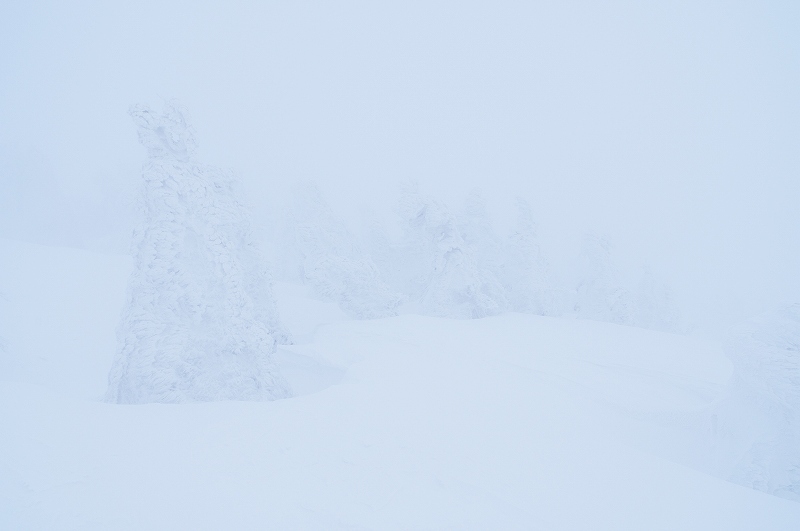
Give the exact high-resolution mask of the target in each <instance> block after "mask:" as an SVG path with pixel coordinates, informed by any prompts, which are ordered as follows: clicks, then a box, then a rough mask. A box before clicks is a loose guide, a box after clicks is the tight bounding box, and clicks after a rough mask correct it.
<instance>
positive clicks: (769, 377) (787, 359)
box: [718, 304, 800, 500]
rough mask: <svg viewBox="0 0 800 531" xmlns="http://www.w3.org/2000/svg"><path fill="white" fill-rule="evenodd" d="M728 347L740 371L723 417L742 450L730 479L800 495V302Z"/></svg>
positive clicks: (723, 429) (724, 433) (725, 438)
mask: <svg viewBox="0 0 800 531" xmlns="http://www.w3.org/2000/svg"><path fill="white" fill-rule="evenodd" d="M727 352H728V355H729V357H730V359H731V361H732V362H733V364H734V367H735V376H734V379H733V382H732V384H731V392H730V396H729V398H728V399H727V400H726V401H725V402H723V404H722V405H721V407H720V410H719V420H718V422H719V430H720V434H719V435H720V437H721V438H722V441H721V444H723V445H724V446H727V447H730V446H731V445H733V446H735V448H734V452H730V451H729V452H728V453H732V454H733V455H736V456H738V459H737V461H736V462H734V463H732V470H731V471H730V477H731V480H733V481H735V482H737V483H741V484H742V485H745V486H748V487H752V488H754V489H757V490H762V491H765V492H769V493H771V494H775V495H778V496H782V497H785V498H789V499H794V500H800V425H798V422H800V304H793V305H791V306H789V307H786V308H783V309H782V310H780V311H774V312H770V313H768V314H765V315H763V316H761V317H760V318H758V319H757V320H756V321H755V322H754V323H753V324H752V325H751V326H750V328H749V329H747V330H745V331H744V332H742V333H741V334H740V335H739V336H738V337H736V338H735V339H734V340H732V341H731V342H730V344H729V346H728V349H727Z"/></svg>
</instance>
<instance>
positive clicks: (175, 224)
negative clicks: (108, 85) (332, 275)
mask: <svg viewBox="0 0 800 531" xmlns="http://www.w3.org/2000/svg"><path fill="white" fill-rule="evenodd" d="M130 114H131V116H132V117H133V119H134V121H135V122H136V125H137V126H138V128H139V138H140V141H141V143H142V144H143V145H144V146H145V147H146V148H147V150H148V154H149V161H148V162H147V163H146V164H145V166H144V169H143V173H142V176H143V179H144V186H143V190H142V198H141V204H140V206H141V214H142V216H143V220H142V224H141V226H140V227H139V228H138V229H137V230H136V231H135V234H134V238H135V250H134V254H135V263H134V271H133V273H132V276H131V278H130V282H129V286H128V301H127V305H126V307H125V309H124V311H123V315H122V320H121V323H120V325H119V330H118V336H119V343H120V346H119V351H118V353H117V356H116V359H115V361H114V364H113V366H112V369H111V372H110V375H109V389H108V393H107V400H109V401H111V402H119V403H145V402H187V401H209V400H270V399H276V398H281V397H285V396H287V394H288V392H287V389H286V386H285V384H284V383H283V381H282V379H281V378H280V376H279V375H278V374H277V371H276V369H275V368H274V366H273V364H272V361H271V356H272V354H273V352H274V350H275V342H276V338H277V339H279V340H281V339H282V340H283V341H284V342H285V341H286V340H288V338H287V336H286V334H285V333H284V332H282V331H281V327H280V325H279V322H278V317H277V310H276V308H275V303H274V300H273V298H272V293H271V279H270V276H269V273H268V271H267V269H266V268H265V266H264V263H263V261H262V260H261V257H260V254H259V252H258V250H257V249H256V247H255V245H254V242H253V239H252V235H251V228H250V220H249V218H248V215H247V212H246V209H245V208H244V207H243V205H242V203H241V202H240V201H239V200H238V199H237V194H236V190H235V181H234V179H233V178H232V176H231V175H230V174H228V173H226V172H224V171H221V170H219V169H217V168H213V167H210V166H204V165H201V164H199V163H198V162H196V161H195V158H194V153H195V144H194V136H193V134H192V130H191V128H190V127H189V126H188V125H187V123H186V120H185V118H184V115H183V113H182V112H181V111H180V110H179V109H178V108H176V107H175V106H172V105H168V106H167V107H166V110H165V112H164V113H163V114H158V113H155V112H153V111H151V110H150V109H148V108H147V107H143V106H135V107H133V108H132V109H131V111H130Z"/></svg>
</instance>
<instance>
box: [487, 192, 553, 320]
mask: <svg viewBox="0 0 800 531" xmlns="http://www.w3.org/2000/svg"><path fill="white" fill-rule="evenodd" d="M516 207H517V221H516V224H515V226H514V228H513V230H512V232H511V234H510V235H509V237H508V239H507V241H506V242H505V245H504V249H503V251H504V253H503V255H504V260H503V263H502V264H501V266H500V278H501V280H502V283H503V286H504V288H505V293H506V297H507V298H508V302H509V307H510V309H511V310H513V311H515V312H521V313H533V314H537V315H560V314H562V313H563V308H562V307H561V306H562V301H563V299H564V292H563V290H558V289H556V288H555V287H554V280H553V278H552V275H551V273H550V266H549V264H548V262H547V259H546V258H545V257H544V255H543V253H542V251H541V249H540V248H539V244H538V241H537V236H536V223H535V222H534V220H533V212H532V211H531V207H530V205H529V204H528V202H527V201H525V200H524V199H522V198H521V197H518V198H517V200H516Z"/></svg>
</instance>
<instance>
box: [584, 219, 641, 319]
mask: <svg viewBox="0 0 800 531" xmlns="http://www.w3.org/2000/svg"><path fill="white" fill-rule="evenodd" d="M611 250H612V247H611V244H610V243H609V241H608V240H607V239H606V238H603V237H601V236H598V235H596V234H591V233H590V234H586V235H585V236H584V239H583V246H582V248H581V253H580V256H579V257H578V262H579V268H580V277H579V278H580V281H579V283H578V286H577V288H576V299H577V300H576V303H575V313H576V315H577V316H578V317H581V318H583V319H593V320H596V321H606V322H609V323H617V324H628V325H629V324H633V320H634V310H633V298H632V296H631V293H630V291H629V290H628V289H627V288H625V286H624V285H623V283H622V279H621V275H620V273H619V270H618V269H617V268H616V266H615V265H614V263H613V262H612V260H611Z"/></svg>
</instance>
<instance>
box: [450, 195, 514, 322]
mask: <svg viewBox="0 0 800 531" xmlns="http://www.w3.org/2000/svg"><path fill="white" fill-rule="evenodd" d="M458 230H459V232H460V233H461V237H462V238H463V239H464V244H465V245H466V248H467V250H468V251H469V253H470V254H471V255H472V256H473V257H474V259H475V265H476V267H477V269H478V276H479V277H480V280H481V290H482V291H483V293H484V294H485V295H486V296H487V297H488V298H489V299H491V300H492V301H494V303H495V305H496V306H497V309H496V312H498V313H499V312H501V311H505V310H507V309H508V299H507V297H506V293H505V288H504V287H503V284H502V283H501V282H500V278H499V277H500V271H501V268H502V265H503V262H504V260H503V258H504V251H505V250H504V248H503V240H502V239H501V238H500V237H499V236H497V234H496V233H495V231H494V228H493V227H492V223H491V220H490V218H489V213H488V210H487V207H486V199H485V198H484V197H483V195H482V194H481V193H480V192H478V191H477V190H474V191H473V192H472V193H471V194H470V195H469V196H468V197H467V201H466V204H465V205H464V211H463V213H462V215H461V217H460V218H459V220H458Z"/></svg>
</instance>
